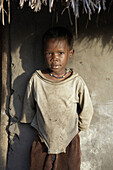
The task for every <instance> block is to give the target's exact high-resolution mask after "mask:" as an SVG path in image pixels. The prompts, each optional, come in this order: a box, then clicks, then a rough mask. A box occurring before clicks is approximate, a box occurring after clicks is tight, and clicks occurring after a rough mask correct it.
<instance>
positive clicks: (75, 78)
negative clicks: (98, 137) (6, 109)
mask: <svg viewBox="0 0 113 170" xmlns="http://www.w3.org/2000/svg"><path fill="white" fill-rule="evenodd" d="M78 105H79V107H80V113H79V114H78V112H77V107H78ZM92 115H93V107H92V102H91V99H90V95H89V92H88V89H87V86H86V84H85V82H84V81H83V79H82V78H81V77H80V76H79V75H78V74H76V73H75V72H73V71H72V74H71V76H70V77H68V78H67V79H65V80H62V81H54V80H50V79H47V78H46V77H44V75H43V74H42V72H41V71H40V70H37V71H36V72H35V73H34V74H33V75H32V77H31V79H30V81H29V83H28V86H27V90H26V94H25V98H24V104H23V116H22V119H21V122H22V123H31V126H33V127H34V128H35V129H36V130H37V131H38V133H39V135H40V136H41V138H42V139H43V141H44V143H45V144H46V146H47V148H48V153H51V154H58V153H61V152H66V147H67V146H68V145H69V143H70V142H71V140H72V139H73V138H74V136H75V135H76V134H77V133H78V131H82V130H83V131H85V130H87V128H88V127H89V125H90V122H91V118H92Z"/></svg>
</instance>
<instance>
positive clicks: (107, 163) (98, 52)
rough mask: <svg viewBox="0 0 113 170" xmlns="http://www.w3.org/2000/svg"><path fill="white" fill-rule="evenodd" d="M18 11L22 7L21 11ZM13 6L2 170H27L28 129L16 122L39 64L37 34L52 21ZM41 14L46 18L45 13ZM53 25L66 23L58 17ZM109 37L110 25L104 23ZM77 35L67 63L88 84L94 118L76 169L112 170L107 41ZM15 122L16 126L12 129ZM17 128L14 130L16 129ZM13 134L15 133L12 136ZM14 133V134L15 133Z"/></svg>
mask: <svg viewBox="0 0 113 170" xmlns="http://www.w3.org/2000/svg"><path fill="white" fill-rule="evenodd" d="M23 11H24V10H23ZM23 11H21V13H20V10H17V11H15V10H13V17H12V23H11V32H10V35H11V58H12V64H11V66H12V82H11V83H12V90H11V92H12V95H11V100H10V115H11V119H10V128H9V130H10V146H9V152H8V162H7V170H15V169H16V170H29V152H30V147H31V144H32V141H33V138H34V129H32V128H31V127H30V126H29V125H24V124H18V125H17V123H16V122H18V121H19V119H20V117H21V109H22V102H23V96H24V93H25V89H26V85H27V82H28V80H29V78H30V76H31V74H32V73H33V71H34V70H35V69H39V68H43V67H44V59H43V57H42V55H41V37H42V35H43V33H44V32H45V31H46V29H47V28H49V27H50V26H52V24H51V23H52V16H51V14H49V15H48V13H47V11H45V14H44V15H43V14H42V13H38V14H35V13H31V11H29V10H26V11H24V14H23ZM46 17H47V18H46ZM59 25H64V26H66V27H69V22H68V21H67V20H63V21H62V22H59ZM106 30H107V31H108V32H109V35H110V37H111V38H112V30H113V25H111V26H110V27H106V28H105V30H104V31H105V32H106ZM104 31H103V37H102V36H99V35H100V34H98V36H97V34H96V33H95V30H94V33H95V35H94V36H91V37H88V36H87V34H80V36H79V38H78V39H77V40H75V43H74V49H75V54H74V56H73V58H72V59H71V60H70V61H69V64H68V67H72V68H74V70H75V71H76V72H78V73H79V74H80V75H81V76H82V77H83V78H84V80H85V82H86V83H87V85H88V88H89V91H90V94H91V98H92V102H93V106H94V117H93V119H92V123H91V126H90V129H89V130H88V131H87V132H84V133H81V134H80V136H81V150H82V164H81V170H112V169H113V164H112V155H113V126H112V125H113V86H112V84H113V48H112V47H113V44H112V39H111V40H110V41H109V42H108V41H107V40H108V35H106V34H105V32H104ZM16 125H17V126H18V127H19V128H17V127H16ZM18 129H19V131H18ZM15 134H16V135H15ZM18 134H19V137H18Z"/></svg>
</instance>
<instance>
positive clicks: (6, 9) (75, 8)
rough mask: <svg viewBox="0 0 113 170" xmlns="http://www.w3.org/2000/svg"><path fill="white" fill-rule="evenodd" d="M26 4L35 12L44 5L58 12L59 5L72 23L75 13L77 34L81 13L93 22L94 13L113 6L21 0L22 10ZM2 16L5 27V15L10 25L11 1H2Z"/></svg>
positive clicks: (85, 0)
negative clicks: (78, 19)
mask: <svg viewBox="0 0 113 170" xmlns="http://www.w3.org/2000/svg"><path fill="white" fill-rule="evenodd" d="M25 3H27V4H28V6H29V7H30V8H31V9H32V10H34V11H35V12H37V11H40V10H41V7H42V5H45V6H48V7H49V12H52V11H56V10H57V6H58V4H59V5H61V6H62V7H63V10H62V13H63V12H64V11H65V10H67V11H68V14H69V18H70V23H72V21H71V15H70V13H71V12H73V14H74V16H75V28H76V33H77V18H79V15H80V13H86V14H88V18H89V20H91V15H92V13H96V14H99V13H100V12H101V11H102V10H106V4H107V7H108V8H110V7H111V5H113V0H109V1H107V0H20V2H19V5H20V8H23V6H24V4H25ZM0 15H1V16H0V17H1V21H2V24H3V25H4V24H5V22H4V16H5V15H7V17H8V22H9V23H10V0H0Z"/></svg>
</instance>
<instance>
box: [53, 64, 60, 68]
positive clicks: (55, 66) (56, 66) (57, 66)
mask: <svg viewBox="0 0 113 170" xmlns="http://www.w3.org/2000/svg"><path fill="white" fill-rule="evenodd" d="M59 67H60V65H51V68H59Z"/></svg>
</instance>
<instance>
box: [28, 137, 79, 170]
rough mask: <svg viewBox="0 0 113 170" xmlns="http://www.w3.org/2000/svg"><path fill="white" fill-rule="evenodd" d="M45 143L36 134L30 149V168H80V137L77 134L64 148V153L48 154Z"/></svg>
mask: <svg viewBox="0 0 113 170" xmlns="http://www.w3.org/2000/svg"><path fill="white" fill-rule="evenodd" d="M47 150H48V149H47V147H46V145H45V143H42V142H41V141H40V138H39V137H38V136H36V138H35V140H34V141H33V144H32V149H31V154H30V157H31V159H30V160H31V162H30V170H80V164H81V150H80V137H79V134H77V135H76V136H75V137H74V138H73V140H72V141H71V142H70V143H69V145H68V146H67V148H66V153H60V154H56V155H54V154H48V151H47Z"/></svg>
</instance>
